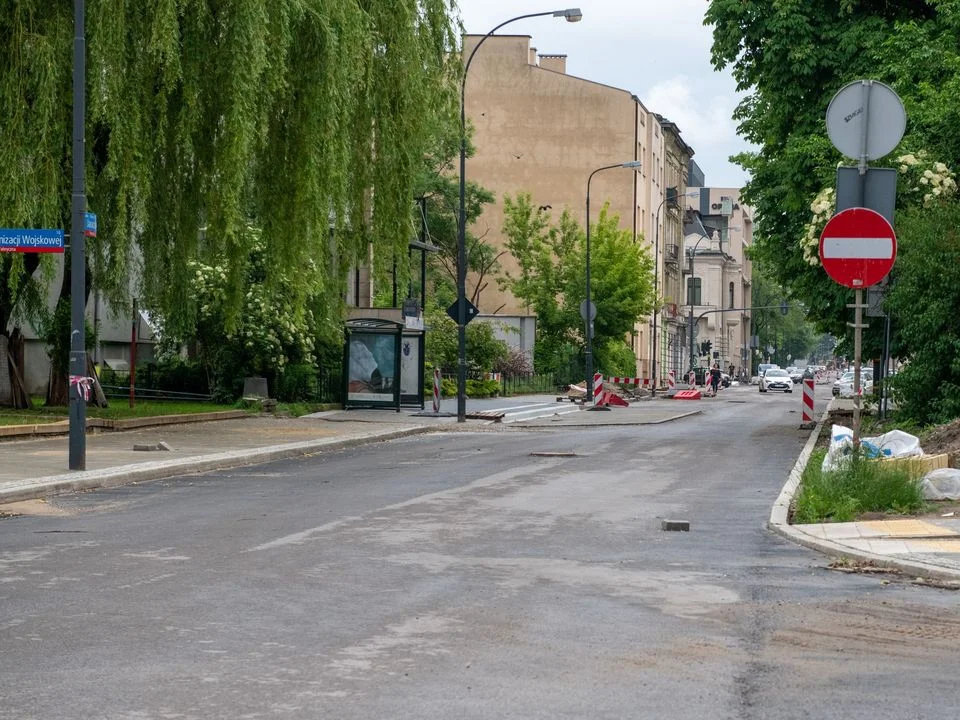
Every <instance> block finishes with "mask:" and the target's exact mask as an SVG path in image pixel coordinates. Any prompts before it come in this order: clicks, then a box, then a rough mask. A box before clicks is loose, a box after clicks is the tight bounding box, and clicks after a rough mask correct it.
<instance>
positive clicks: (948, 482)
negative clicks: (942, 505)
mask: <svg viewBox="0 0 960 720" xmlns="http://www.w3.org/2000/svg"><path fill="white" fill-rule="evenodd" d="M920 488H921V489H922V490H923V499H924V500H960V470H957V469H956V468H940V469H938V470H931V471H930V472H928V473H927V474H926V475H924V476H923V479H922V480H921V481H920Z"/></svg>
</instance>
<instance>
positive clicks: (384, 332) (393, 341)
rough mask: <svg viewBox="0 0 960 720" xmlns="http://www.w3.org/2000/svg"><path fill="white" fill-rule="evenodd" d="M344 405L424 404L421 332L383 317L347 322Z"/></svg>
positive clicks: (421, 405)
mask: <svg viewBox="0 0 960 720" xmlns="http://www.w3.org/2000/svg"><path fill="white" fill-rule="evenodd" d="M345 328H346V342H345V343H344V350H343V378H344V389H343V398H344V400H343V407H344V408H345V409H350V408H361V407H367V408H385V407H390V408H394V409H396V410H397V412H399V411H400V407H401V405H405V406H415V407H419V408H423V407H424V400H423V372H424V342H423V341H424V332H423V331H422V330H411V329H409V328H407V327H406V325H405V324H404V323H400V322H395V321H393V320H387V319H383V318H355V319H352V320H348V321H347V322H346V326H345Z"/></svg>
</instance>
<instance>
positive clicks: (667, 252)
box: [663, 245, 680, 265]
mask: <svg viewBox="0 0 960 720" xmlns="http://www.w3.org/2000/svg"><path fill="white" fill-rule="evenodd" d="M663 261H664V262H665V263H667V264H669V265H679V264H680V246H679V245H667V246H665V247H664V248H663Z"/></svg>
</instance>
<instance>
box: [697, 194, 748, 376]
mask: <svg viewBox="0 0 960 720" xmlns="http://www.w3.org/2000/svg"><path fill="white" fill-rule="evenodd" d="M686 207H687V221H686V223H685V226H684V230H685V233H686V236H685V240H684V246H685V247H684V261H685V265H686V267H685V268H684V275H685V278H686V283H685V284H686V301H685V304H684V308H683V313H684V314H685V316H686V318H687V323H688V325H687V327H688V328H689V321H690V318H691V317H692V318H693V323H694V343H693V363H690V350H689V335H687V343H686V344H687V348H686V352H685V353H684V356H685V357H686V360H687V362H686V367H689V366H691V365H694V366H707V365H711V366H712V365H713V364H714V363H719V364H720V367H721V368H722V369H723V370H724V371H725V372H730V371H731V370H732V372H731V374H732V375H734V376H740V375H744V374H747V375H748V374H749V372H750V353H751V347H750V318H751V313H750V310H749V307H750V302H751V300H750V296H751V277H752V272H753V270H752V264H751V262H750V258H749V256H748V253H747V248H749V247H750V245H751V244H752V243H753V211H752V209H751V208H750V207H748V206H746V205H743V204H742V203H741V202H740V191H739V189H736V188H711V187H701V188H694V189H692V191H691V192H689V193H688V195H687V198H686Z"/></svg>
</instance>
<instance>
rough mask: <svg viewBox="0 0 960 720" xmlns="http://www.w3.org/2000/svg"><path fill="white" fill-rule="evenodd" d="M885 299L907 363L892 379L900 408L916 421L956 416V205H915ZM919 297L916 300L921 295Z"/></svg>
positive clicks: (959, 299)
mask: <svg viewBox="0 0 960 720" xmlns="http://www.w3.org/2000/svg"><path fill="white" fill-rule="evenodd" d="M900 239H901V244H900V250H899V253H900V254H899V256H898V260H897V264H898V266H899V272H898V273H897V282H896V284H895V285H894V286H893V288H892V290H891V292H890V296H889V298H888V300H887V307H888V309H889V310H890V311H891V312H893V313H894V315H895V317H898V318H907V317H909V318H911V321H910V322H904V323H902V325H901V328H900V348H901V352H902V353H903V355H904V357H908V358H909V362H908V363H907V364H906V365H905V366H904V367H903V368H902V370H901V371H900V373H899V374H898V375H897V377H896V380H895V382H894V386H895V387H894V389H895V392H896V397H897V404H898V408H899V411H900V412H901V413H902V414H903V415H904V416H905V417H907V418H909V419H912V420H915V421H916V422H918V423H920V424H927V423H938V422H946V421H949V420H951V419H953V418H955V417H958V416H960V204H958V203H949V204H944V205H940V206H937V207H935V208H932V209H920V208H914V209H912V210H910V211H908V212H907V213H905V217H904V219H903V223H902V230H901V236H900ZM921 298H922V300H918V299H921Z"/></svg>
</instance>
